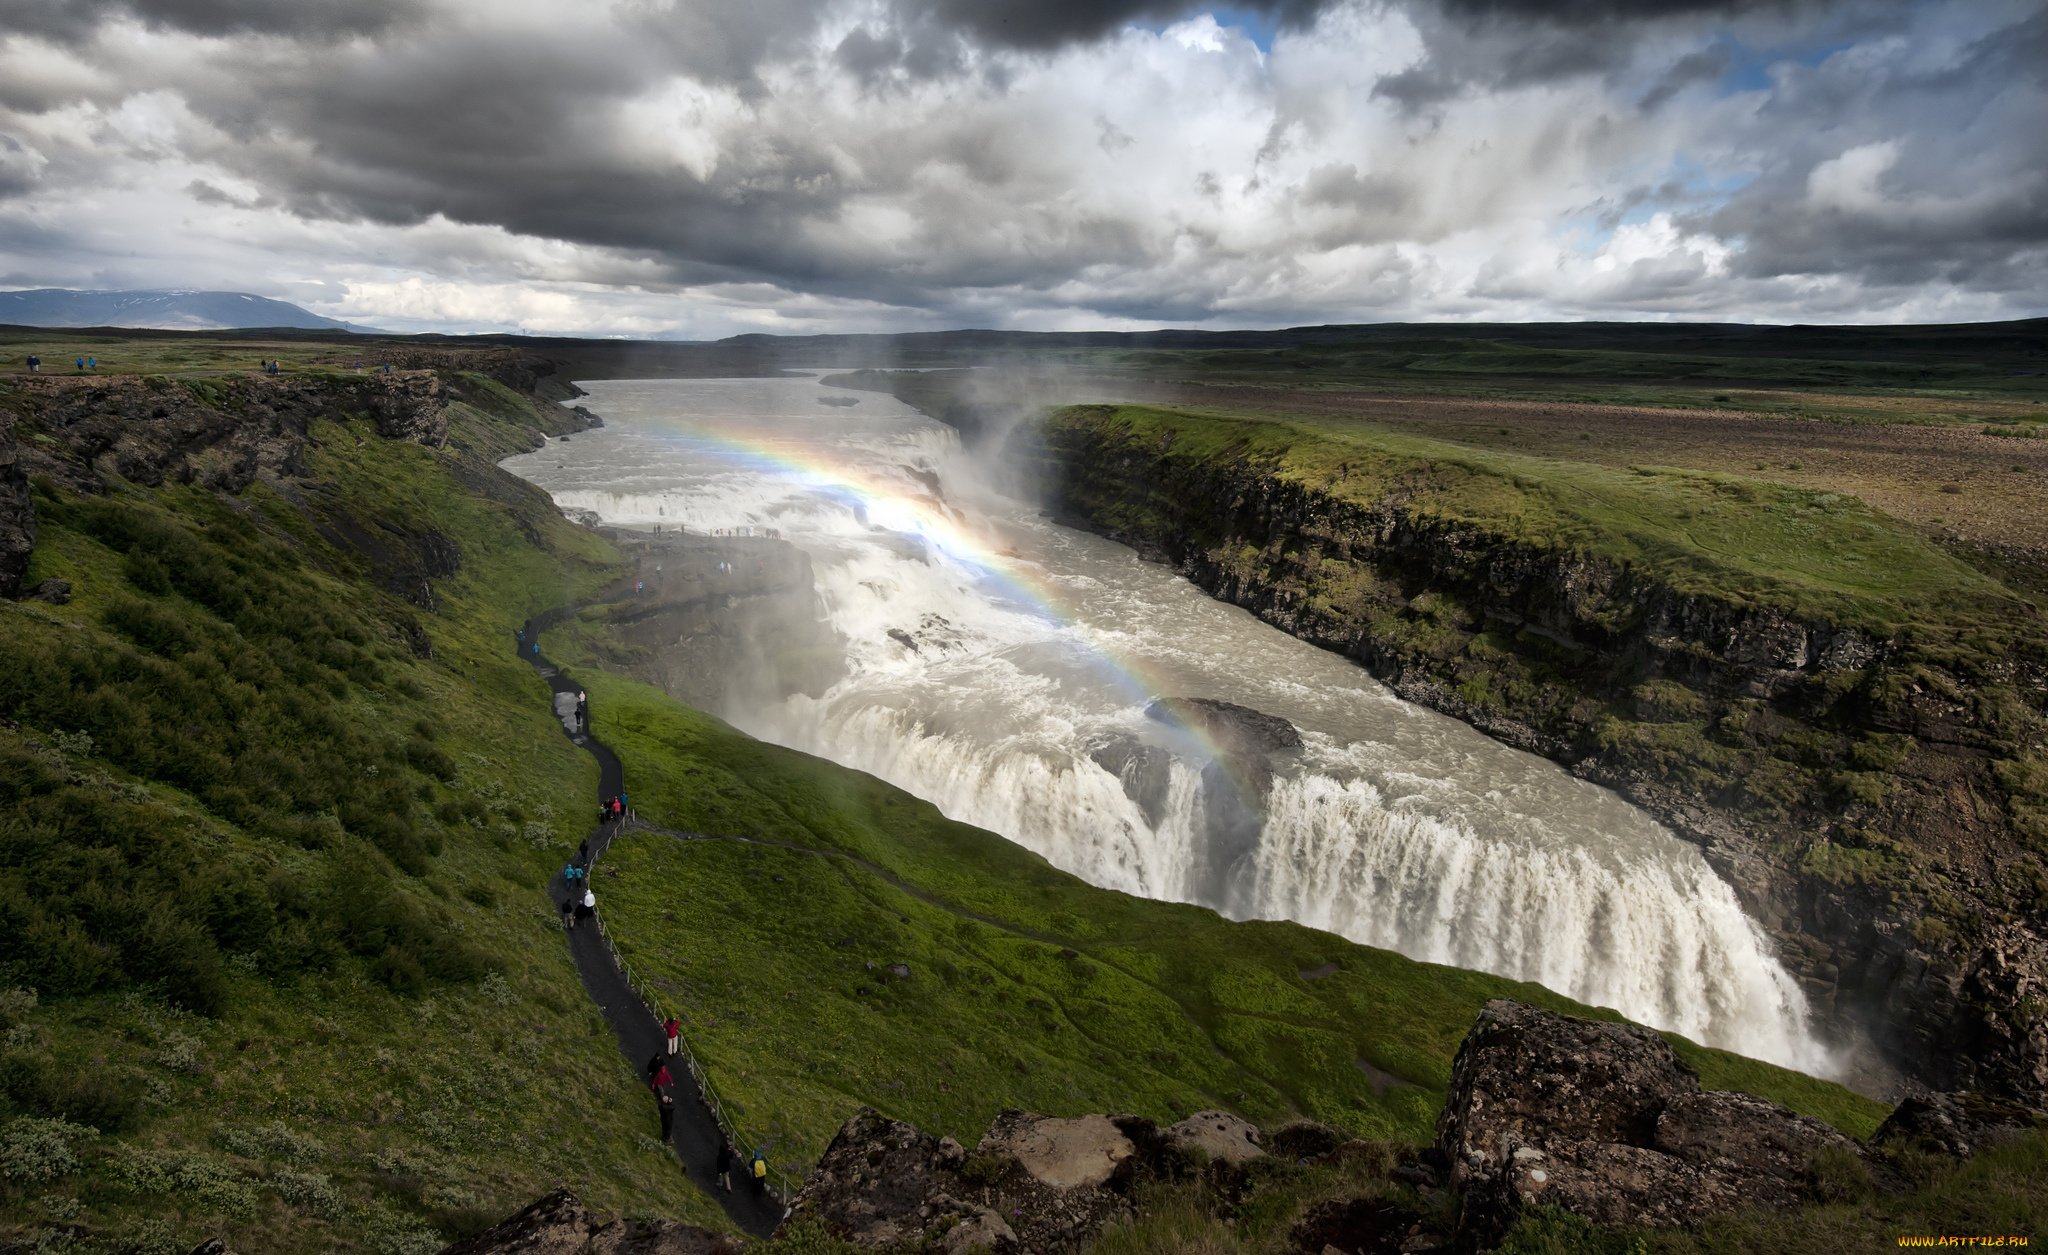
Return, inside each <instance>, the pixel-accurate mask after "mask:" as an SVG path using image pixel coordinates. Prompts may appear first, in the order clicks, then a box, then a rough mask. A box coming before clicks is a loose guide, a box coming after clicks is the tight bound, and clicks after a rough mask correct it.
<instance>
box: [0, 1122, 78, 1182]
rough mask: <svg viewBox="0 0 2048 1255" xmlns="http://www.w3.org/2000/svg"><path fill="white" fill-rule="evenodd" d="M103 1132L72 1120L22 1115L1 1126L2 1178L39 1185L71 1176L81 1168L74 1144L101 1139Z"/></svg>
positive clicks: (0, 1166)
mask: <svg viewBox="0 0 2048 1255" xmlns="http://www.w3.org/2000/svg"><path fill="white" fill-rule="evenodd" d="M99 1132H100V1131H99V1130H98V1129H95V1128H91V1127H89V1126H86V1125H78V1124H72V1123H71V1122H70V1121H68V1120H39V1119H36V1118H35V1117H33V1116H21V1117H19V1118H17V1119H14V1120H10V1121H8V1122H7V1124H6V1125H5V1126H4V1127H0V1177H6V1178H7V1179H8V1180H10V1181H19V1182H23V1183H25V1184H39V1183H41V1182H44V1181H54V1180H56V1179H57V1178H58V1177H61V1176H67V1175H69V1174H70V1173H71V1172H72V1171H73V1170H75V1169H76V1168H77V1167H78V1158H77V1156H75V1155H73V1154H72V1152H71V1144H72V1143H73V1142H76V1141H82V1140H84V1139H86V1138H89V1137H98V1136H99Z"/></svg>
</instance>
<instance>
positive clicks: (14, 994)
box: [0, 989, 36, 1028]
mask: <svg viewBox="0 0 2048 1255" xmlns="http://www.w3.org/2000/svg"><path fill="white" fill-rule="evenodd" d="M35 1009H36V991H35V990H33V989H7V990H0V1028H13V1027H14V1026H15V1025H17V1024H19V1023H21V1022H22V1020H23V1019H24V1018H26V1017H27V1015H28V1013H29V1012H31V1011H33V1010H35Z"/></svg>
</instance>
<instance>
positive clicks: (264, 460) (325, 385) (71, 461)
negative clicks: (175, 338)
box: [6, 373, 448, 493]
mask: <svg viewBox="0 0 2048 1255" xmlns="http://www.w3.org/2000/svg"><path fill="white" fill-rule="evenodd" d="M442 395H443V385H442V384H441V382H440V379H439V377H438V376H435V375H432V374H426V373H419V374H396V375H389V376H387V375H360V376H357V375H294V376H281V377H275V378H273V377H269V376H247V377H236V376H226V377H219V378H210V379H196V380H186V381H180V380H170V379H165V378H162V377H159V376H153V375H149V376H136V375H119V376H109V377H101V378H69V377H63V378H51V379H32V380H22V381H19V382H18V384H17V386H16V391H15V393H14V395H12V396H11V397H9V398H7V403H6V408H7V409H8V410H10V411H11V412H12V413H13V415H14V417H15V439H16V441H17V443H18V444H19V446H20V449H21V458H20V461H21V463H22V466H23V469H24V470H26V471H27V472H28V473H29V474H42V475H48V476H49V477H50V478H51V479H52V480H53V481H55V482H56V483H59V484H62V485H63V486H65V487H67V488H70V489H72V490H74V491H77V492H88V493H98V492H103V491H105V490H106V486H107V482H108V480H109V479H110V478H113V477H118V478H120V479H125V480H128V481H130V482H132V483H137V484H142V485H144V486H147V487H156V486H158V485H160V484H162V483H163V482H164V481H165V480H167V479H168V480H175V481H176V482H178V483H183V484H198V485H200V486H202V487H207V488H218V489H220V490H222V491H225V492H230V493H239V492H241V491H242V490H243V489H245V488H247V487H248V486H249V485H250V484H252V483H254V482H255V481H256V480H257V479H258V478H259V477H261V478H268V479H270V480H272V481H277V480H284V479H297V478H303V477H304V476H305V473H306V471H305V466H304V464H303V462H302V460H301V453H302V451H303V450H304V448H305V446H306V440H307V435H306V432H307V427H308V425H309V424H310V423H311V422H313V420H315V419H318V418H326V419H331V420H336V421H342V420H346V419H347V418H348V417H349V416H351V415H365V414H367V415H369V416H371V417H373V418H374V419H375V420H376V423H377V428H378V431H379V432H380V433H381V434H383V435H385V436H387V437H388V438H391V439H397V440H410V441H414V442H416V443H420V444H426V445H428V446H430V447H434V448H439V447H440V446H441V445H442V444H443V443H444V442H445V441H446V440H447V435H448V425H447V420H446V416H445V414H444V413H443V410H444V406H443V402H442Z"/></svg>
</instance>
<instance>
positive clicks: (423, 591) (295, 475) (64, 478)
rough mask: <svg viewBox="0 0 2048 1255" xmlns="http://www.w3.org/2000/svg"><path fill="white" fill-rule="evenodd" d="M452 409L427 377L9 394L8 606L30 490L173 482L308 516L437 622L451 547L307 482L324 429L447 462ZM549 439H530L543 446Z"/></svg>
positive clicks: (533, 496) (51, 385) (497, 492)
mask: <svg viewBox="0 0 2048 1255" xmlns="http://www.w3.org/2000/svg"><path fill="white" fill-rule="evenodd" d="M427 356H429V357H434V358H436V359H437V360H438V359H440V358H447V359H449V362H448V363H444V366H445V365H447V364H451V363H460V364H461V365H462V368H463V369H465V370H474V369H475V365H474V360H473V359H464V358H462V357H461V355H450V354H446V353H441V354H438V355H437V354H428V355H427ZM477 356H483V357H489V356H490V355H477ZM497 369H498V372H499V373H500V374H503V375H508V376H510V377H512V378H515V379H527V378H529V376H530V375H531V373H530V372H528V374H527V375H522V374H521V373H520V372H519V371H518V370H516V369H514V368H513V367H512V366H511V365H508V364H505V363H499V366H498V368H497ZM545 378H546V377H545V376H544V375H541V376H531V379H538V380H540V381H542V382H545ZM529 381H530V380H529ZM561 387H562V388H566V387H567V385H561ZM569 394H571V395H573V389H571V390H570V393H569ZM449 395H450V394H449V391H448V388H447V386H446V385H445V384H444V383H443V381H442V378H441V375H440V374H438V373H436V372H435V371H433V370H425V369H420V370H402V371H398V372H395V373H393V374H390V375H386V374H382V373H381V372H380V373H376V374H360V375H359V374H347V373H333V374H329V373H307V374H300V375H285V376H268V375H253V376H241V375H226V376H210V377H206V378H195V379H177V380H174V379H167V378H163V377H161V376H135V375H112V376H101V377H86V378H79V377H55V378H47V379H28V380H18V381H16V382H15V384H14V385H13V386H12V387H11V388H10V389H9V390H8V391H6V392H5V393H4V394H0V594H5V595H7V596H10V597H14V596H22V595H24V591H23V590H22V588H21V584H20V581H21V577H22V574H23V572H24V571H25V569H26V566H27V558H28V552H29V550H30V549H31V548H32V547H33V545H34V540H35V525H36V524H35V512H34V508H33V497H32V494H31V493H30V490H29V483H30V480H31V478H32V477H35V476H47V477H48V479H49V480H50V482H51V483H53V484H55V485H58V486H61V487H64V488H68V489H70V490H71V491H73V492H77V493H83V494H98V493H103V492H106V491H107V490H108V489H109V487H110V486H111V485H112V484H113V483H114V482H115V481H116V480H126V481H128V482H130V483H135V484H140V485H143V486H146V487H156V486H159V485H161V484H163V483H164V482H166V481H167V480H168V481H175V482H178V483H183V484H193V485H197V486H199V487H203V488H210V489H213V490H215V491H218V492H222V493H227V494H230V495H240V494H241V493H243V492H244V491H245V490H246V489H248V487H249V486H250V485H251V484H254V483H256V482H258V481H261V482H263V483H266V484H268V485H269V486H270V487H271V488H272V489H274V490H276V491H277V492H278V493H279V495H281V496H283V497H285V498H286V499H287V500H290V501H292V502H294V503H295V504H298V505H301V506H302V507H306V508H307V510H308V513H309V515H311V516H312V517H313V518H314V520H315V522H316V524H317V525H318V526H319V527H320V529H321V531H322V532H323V534H324V535H325V536H326V538H327V539H328V540H329V541H331V542H333V543H334V544H336V545H339V546H342V547H344V548H348V549H353V550H355V551H356V552H358V553H360V554H362V555H363V556H364V557H366V558H367V559H368V560H369V562H370V565H371V567H372V570H373V573H374V575H375V577H376V578H377V580H378V582H379V583H380V584H382V585H383V586H384V587H385V588H386V589H388V590H389V591H391V592H393V593H395V594H397V595H398V596H400V597H402V598H404V599H405V600H407V601H409V602H411V603H412V604H413V605H415V606H417V607H419V608H420V609H422V610H426V611H428V612H432V611H434V609H435V597H434V589H433V581H435V580H437V579H444V578H446V577H448V576H450V575H453V574H454V573H455V572H456V571H458V570H459V569H460V568H461V565H462V554H461V552H460V551H459V550H458V549H457V547H456V546H455V544H454V542H453V541H451V540H450V539H449V538H448V537H447V536H445V535H443V534H442V533H440V532H439V531H437V530H435V529H434V528H432V527H422V526H414V527H411V528H407V527H404V526H401V525H400V524H398V523H395V522H393V521H391V520H383V519H380V520H359V519H356V518H354V517H352V516H351V515H349V514H348V513H347V512H345V511H343V510H339V509H335V508H331V507H332V506H333V504H334V502H333V499H332V493H331V491H330V488H331V486H330V485H324V484H319V483H313V482H311V481H310V479H309V474H310V473H309V471H308V469H307V465H306V461H305V452H306V450H307V449H308V448H309V447H311V446H312V444H313V437H312V436H311V435H310V434H309V433H310V431H311V429H312V425H313V423H314V422H316V421H317V420H321V419H325V420H329V421H333V422H347V421H350V420H353V419H362V418H369V419H371V420H373V421H374V422H375V423H376V425H377V431H378V434H379V435H380V436H381V437H383V438H385V439H390V440H401V441H408V442H412V443H416V444H421V445H425V446H427V447H429V448H434V449H441V448H444V447H445V446H446V444H447V441H448V412H447V408H446V400H447V398H448V396H449ZM549 408H551V409H554V410H557V411H559V414H558V416H557V417H558V419H559V420H560V423H561V424H564V425H567V426H568V427H569V428H570V429H573V430H581V429H582V427H583V426H586V425H588V424H587V423H584V422H583V421H582V420H581V419H579V418H578V417H577V416H576V415H575V414H573V413H572V412H570V411H568V410H565V409H562V408H561V407H559V406H552V405H551V406H550V407H549ZM540 439H541V437H540V436H539V435H537V434H536V435H534V436H533V440H534V441H535V442H536V443H538V441H539V440H540ZM455 469H456V472H457V474H458V475H460V476H462V477H463V478H464V479H465V480H466V481H467V482H469V483H470V484H471V486H472V487H475V488H477V489H478V490H479V491H481V492H483V493H484V494H485V495H487V496H490V497H492V498H494V499H497V500H500V501H503V502H505V503H506V504H507V505H508V506H509V507H510V508H511V510H512V513H513V515H514V517H515V518H521V519H522V521H523V520H524V519H525V518H527V517H531V513H532V512H534V511H539V510H552V509H553V508H554V507H553V505H552V503H550V502H549V501H548V500H547V498H546V496H545V494H542V493H540V492H539V491H538V490H537V489H534V488H532V487H531V486H530V485H526V484H524V483H523V482H522V481H519V480H517V479H514V478H513V477H512V476H510V475H507V474H505V473H504V472H502V471H499V470H497V469H496V468H495V467H492V466H488V465H484V464H482V463H481V462H479V461H478V460H476V459H473V458H472V459H469V460H467V461H463V460H461V459H458V460H457V466H456V468H455ZM529 528H530V529H531V524H529ZM59 585H62V587H59ZM69 592H70V588H69V586H68V585H66V584H65V583H64V581H62V580H56V581H44V583H43V585H41V586H39V587H38V588H37V589H36V590H33V591H32V592H29V593H28V594H27V595H30V596H34V597H37V598H39V599H42V600H50V601H61V600H62V599H64V598H65V597H66V596H68V594H69ZM406 634H407V635H408V636H409V637H411V638H412V643H413V648H414V652H415V653H419V654H420V656H422V657H424V656H427V653H428V652H430V647H429V646H428V645H427V644H426V643H425V636H424V633H423V632H422V631H421V630H420V629H419V628H418V625H417V624H410V625H409V626H408V627H407V628H406ZM423 651H425V652H423Z"/></svg>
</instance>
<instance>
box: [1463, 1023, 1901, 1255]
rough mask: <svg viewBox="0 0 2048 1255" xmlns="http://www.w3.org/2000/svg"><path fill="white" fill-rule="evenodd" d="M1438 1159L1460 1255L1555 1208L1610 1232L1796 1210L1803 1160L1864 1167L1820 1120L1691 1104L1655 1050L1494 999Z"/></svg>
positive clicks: (1722, 1103)
mask: <svg viewBox="0 0 2048 1255" xmlns="http://www.w3.org/2000/svg"><path fill="white" fill-rule="evenodd" d="M1435 1150H1436V1153H1437V1154H1438V1155H1439V1156H1441V1159H1442V1162H1444V1163H1445V1164H1447V1165H1448V1166H1449V1168H1450V1177H1451V1183H1452V1184H1453V1185H1454V1186H1457V1187H1460V1188H1461V1189H1462V1190H1463V1204H1462V1209H1461V1211H1460V1213H1459V1222H1458V1223H1459V1228H1460V1230H1461V1236H1462V1240H1463V1242H1464V1244H1465V1245H1466V1246H1468V1247H1484V1246H1485V1245H1487V1244H1489V1243H1491V1242H1495V1241H1497V1240H1498V1239H1499V1238H1500V1237H1501V1236H1502V1235H1503V1234H1505V1233H1506V1232H1507V1231H1508V1229H1510V1228H1512V1227H1513V1225H1514V1222H1515V1219H1516V1217H1517V1216H1518V1215H1519V1214H1520V1212H1521V1210H1522V1209H1523V1208H1525V1207H1530V1206H1555V1207H1562V1208H1564V1209H1565V1210H1567V1211H1571V1212H1575V1213H1577V1214H1579V1215H1581V1216H1584V1217H1586V1218H1587V1219H1588V1220H1591V1221H1594V1222H1595V1223H1597V1224H1602V1225H1607V1226H1609V1227H1612V1228H1618V1229H1619V1228H1658V1227H1671V1226H1692V1225H1698V1224H1700V1223H1701V1222H1702V1221H1705V1220H1707V1219H1708V1218H1710V1217H1713V1216H1718V1215H1722V1214H1725V1213H1727V1212H1730V1211H1734V1210H1736V1209H1738V1208H1743V1207H1755V1206H1764V1207H1792V1206H1797V1205H1799V1204H1801V1203H1803V1202H1806V1201H1808V1199H1809V1197H1810V1196H1811V1195H1810V1194H1809V1190H1810V1189H1811V1188H1812V1182H1813V1181H1814V1180H1815V1179H1816V1178H1815V1177H1814V1175H1813V1173H1812V1172H1811V1169H1812V1168H1813V1161H1814V1158H1815V1156H1817V1155H1821V1154H1824V1153H1826V1152H1837V1153H1843V1154H1847V1155H1850V1156H1857V1155H1860V1153H1861V1151H1860V1148H1859V1147H1857V1145H1856V1144H1855V1143H1854V1142H1853V1141H1851V1140H1850V1139H1849V1138H1847V1137H1845V1136H1843V1135H1842V1134H1841V1133H1839V1132H1837V1131H1836V1130H1835V1129H1833V1128H1831V1127H1829V1126H1828V1125H1826V1124H1823V1123H1821V1122H1820V1121H1818V1120H1813V1119H1809V1118H1808V1117H1806V1116H1801V1115H1796V1114H1794V1113H1793V1112H1790V1111H1787V1110H1786V1109H1785V1108H1783V1107H1780V1106H1778V1105H1777V1104H1776V1103H1772V1102H1767V1101H1765V1100H1764V1099H1761V1098H1757V1097H1754V1096H1752V1095H1749V1094H1738V1093H1727V1092H1702V1091H1701V1090H1700V1081H1699V1076H1698V1074H1697V1073H1695V1072H1694V1071H1693V1070H1692V1069H1691V1068H1690V1067H1688V1066H1687V1065H1686V1063H1685V1061H1684V1060H1682V1059H1680V1058H1679V1057H1678V1055H1677V1053H1676V1052H1674V1051H1673V1050H1672V1049H1671V1047H1670V1045H1668V1044H1667V1043H1666V1042H1665V1041H1664V1039H1663V1038H1662V1037H1659V1036H1658V1035H1657V1034H1656V1033H1654V1032H1652V1031H1650V1030H1649V1029H1646V1028H1642V1027H1639V1026H1637V1025H1633V1024H1613V1023H1607V1022H1604V1021H1597V1020H1581V1019H1576V1018H1573V1017H1571V1016H1566V1015H1558V1014H1556V1013H1554V1012H1550V1011H1541V1010H1538V1009H1536V1008H1534V1007H1528V1006H1523V1005H1522V1004H1520V1003H1516V1002H1510V1001H1507V1000H1505V999H1496V1000H1494V1001H1492V1002H1489V1003H1487V1004H1486V1006H1485V1007H1484V1008H1483V1009H1482V1010H1481V1011H1480V1013H1479V1018H1478V1020H1477V1021H1476V1022H1475V1023H1474V1024H1473V1026H1472V1031H1471V1032H1470V1033H1469V1034H1467V1035H1466V1038H1465V1042H1464V1044H1463V1045H1462V1046H1460V1047H1459V1049H1458V1057H1457V1061H1456V1063H1454V1064H1453V1065H1452V1069H1451V1091H1450V1094H1449V1096H1448V1097H1447V1098H1446V1100H1445V1103H1444V1110H1443V1115H1442V1116H1441V1117H1440V1118H1439V1120H1438V1121H1437V1139H1436V1147H1435Z"/></svg>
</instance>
